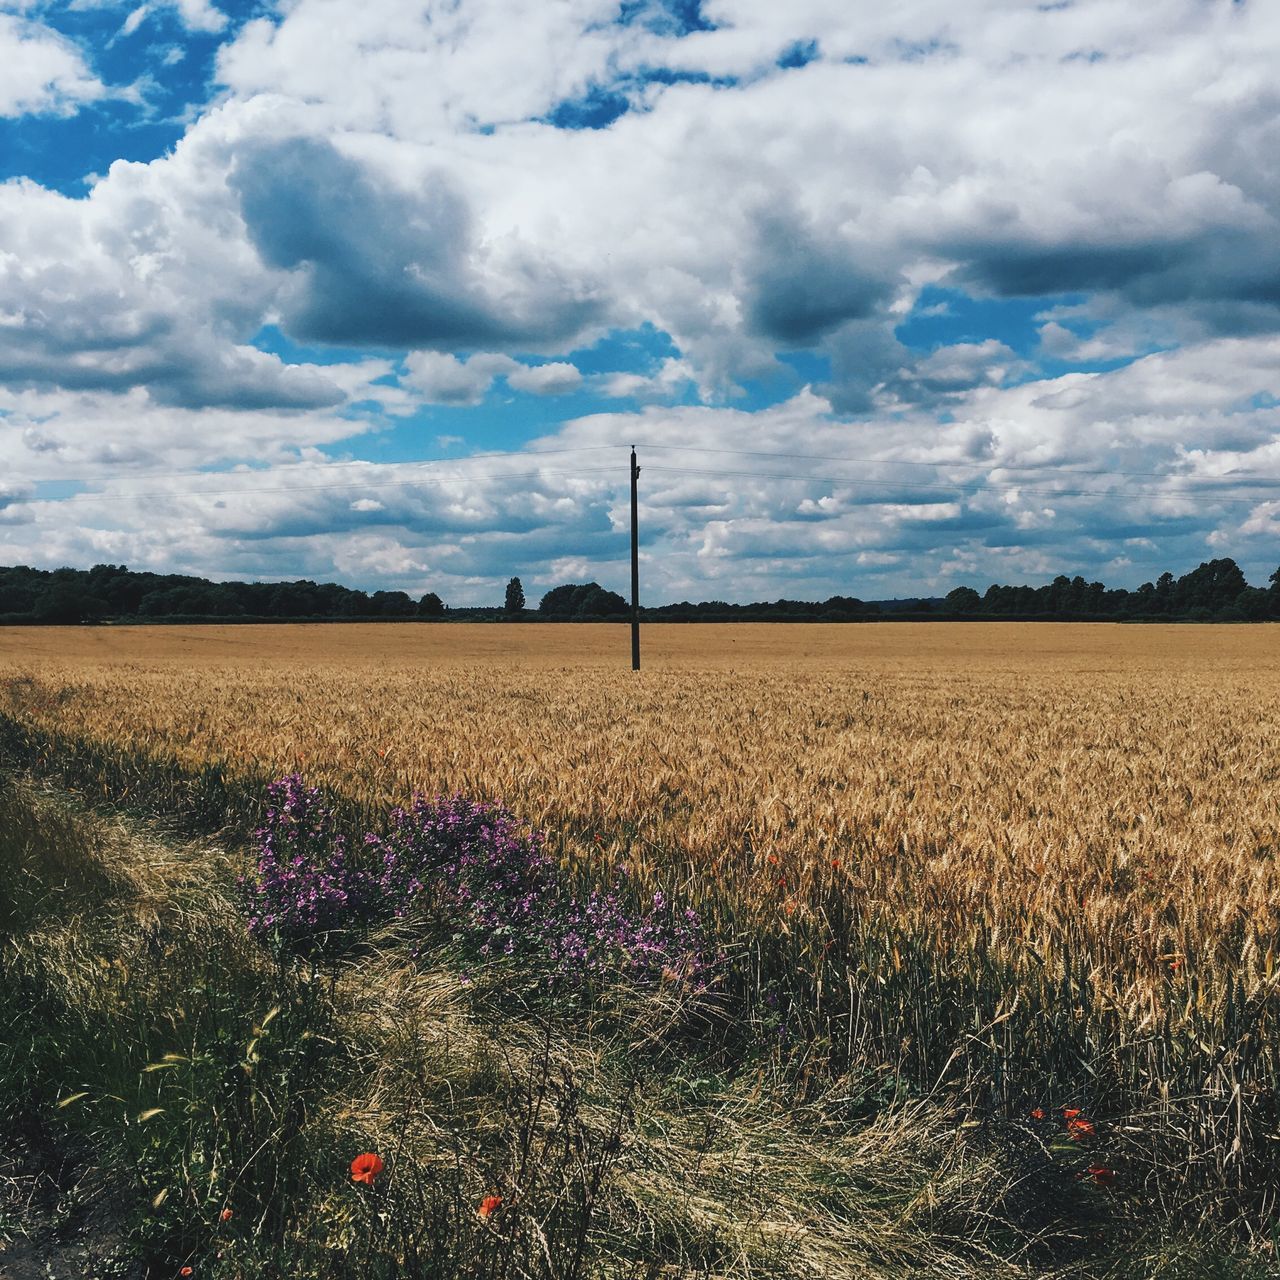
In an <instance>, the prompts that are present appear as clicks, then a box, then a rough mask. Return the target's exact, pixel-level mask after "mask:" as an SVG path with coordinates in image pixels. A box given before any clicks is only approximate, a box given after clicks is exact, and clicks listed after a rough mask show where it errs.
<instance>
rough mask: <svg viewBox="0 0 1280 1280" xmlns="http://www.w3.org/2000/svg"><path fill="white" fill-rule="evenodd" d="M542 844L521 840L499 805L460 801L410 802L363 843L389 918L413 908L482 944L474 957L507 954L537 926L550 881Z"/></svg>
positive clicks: (530, 835) (538, 839) (535, 837)
mask: <svg viewBox="0 0 1280 1280" xmlns="http://www.w3.org/2000/svg"><path fill="white" fill-rule="evenodd" d="M543 843H544V842H543V837H542V836H541V834H539V833H538V832H525V831H522V830H521V828H520V825H519V823H517V821H516V819H515V817H514V815H512V814H511V813H509V812H508V811H507V810H506V809H503V808H501V807H499V806H498V805H492V804H482V803H477V802H475V801H471V800H467V799H465V798H464V797H463V796H449V797H440V798H439V799H436V800H427V799H426V798H425V797H423V796H414V798H413V803H412V804H411V805H410V807H409V808H408V809H397V810H396V811H395V812H394V813H393V814H392V815H391V825H390V829H389V830H388V832H387V834H386V835H385V836H374V835H369V836H365V846H366V848H367V849H368V850H369V851H370V852H371V853H373V854H374V855H375V856H376V857H377V858H378V860H379V861H380V863H381V867H382V871H381V877H380V885H381V887H382V892H383V894H384V902H385V904H386V907H387V909H388V910H389V911H391V912H393V913H394V914H395V915H399V916H403V915H404V914H405V913H406V912H408V911H409V909H410V908H411V907H412V908H413V909H414V910H415V911H416V912H417V913H419V914H426V915H430V916H432V917H434V918H435V919H436V920H438V921H439V922H440V923H442V924H444V925H446V926H447V927H449V928H451V929H452V930H453V932H455V933H459V934H463V935H465V936H468V937H470V938H481V939H482V940H483V941H482V944H481V951H482V953H483V954H486V955H487V954H490V952H491V951H492V950H494V949H495V948H496V949H500V950H502V951H504V952H505V953H506V954H507V955H510V954H512V952H513V951H515V949H516V947H517V946H518V945H519V943H520V941H521V940H522V939H527V938H529V937H531V936H532V934H533V933H534V932H535V931H536V930H537V928H538V926H539V915H540V906H541V904H542V903H543V902H545V901H546V899H547V897H548V895H549V894H551V893H553V892H554V887H555V874H554V869H553V867H552V865H551V862H550V860H549V859H548V858H547V857H546V856H545V854H544V853H543V851H542V849H543Z"/></svg>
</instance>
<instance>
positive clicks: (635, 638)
mask: <svg viewBox="0 0 1280 1280" xmlns="http://www.w3.org/2000/svg"><path fill="white" fill-rule="evenodd" d="M639 479H640V468H639V467H638V466H636V447H635V445H632V446H631V670H632V671H639V670H640V515H639V510H638V508H637V505H636V481H637V480H639Z"/></svg>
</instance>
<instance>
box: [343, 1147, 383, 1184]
mask: <svg viewBox="0 0 1280 1280" xmlns="http://www.w3.org/2000/svg"><path fill="white" fill-rule="evenodd" d="M381 1172H382V1157H381V1156H380V1155H378V1154H376V1153H375V1152H373V1151H366V1152H365V1153H364V1154H363V1155H359V1156H356V1158H355V1159H354V1160H353V1161H352V1162H351V1181H352V1182H363V1183H364V1184H365V1185H366V1186H369V1187H371V1186H373V1180H374V1178H376V1177H377V1176H378V1174H380V1173H381Z"/></svg>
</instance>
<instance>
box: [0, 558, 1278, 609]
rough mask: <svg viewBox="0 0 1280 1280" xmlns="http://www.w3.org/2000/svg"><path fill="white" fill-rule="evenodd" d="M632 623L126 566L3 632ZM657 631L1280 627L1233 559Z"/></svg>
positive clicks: (6, 604)
mask: <svg viewBox="0 0 1280 1280" xmlns="http://www.w3.org/2000/svg"><path fill="white" fill-rule="evenodd" d="M629 617H630V608H629V606H628V604H627V601H626V600H625V599H624V598H623V597H622V596H620V595H619V594H618V593H617V592H615V591H609V590H607V589H606V588H604V587H601V586H600V585H599V584H598V583H595V582H587V583H566V584H565V585H564V586H559V587H555V588H554V589H552V590H551V591H548V592H547V593H546V595H544V596H543V597H542V599H541V601H540V602H539V604H538V606H537V608H525V607H524V592H523V588H522V587H521V586H520V580H519V579H518V578H513V579H512V580H511V582H510V583H509V584H508V587H507V594H506V603H505V604H504V605H502V606H495V607H494V608H472V607H465V608H457V607H454V608H451V607H449V606H448V605H446V604H445V602H444V601H443V600H442V599H441V598H440V596H439V595H437V594H436V593H435V592H432V591H429V592H427V593H426V594H425V595H423V596H422V597H420V598H419V599H414V598H413V597H412V596H409V595H407V594H406V593H405V592H403V591H374V592H371V593H370V592H364V591H358V590H353V589H352V588H350V587H343V586H339V585H338V584H337V583H333V582H324V583H316V582H310V581H305V580H303V581H299V582H210V581H208V580H207V579H204V578H195V577H186V576H182V575H177V574H156V573H139V572H135V571H133V570H130V569H127V568H126V567H125V566H124V565H112V564H99V565H95V566H94V567H93V568H92V569H52V570H48V569H32V568H28V567H27V566H25V565H18V566H16V567H13V568H0V624H8V625H13V624H36V625H39V624H44V625H68V624H81V623H107V622H130V623H140V622H141V623H146V622H156V623H164V622H167V623H176V622H286V621H288V622H356V621H359V622H372V621H387V622H404V621H408V620H415V619H416V620H419V621H426V622H477V621H502V620H508V621H511V620H528V621H538V622H600V621H605V622H608V621H617V620H625V619H627V618H629ZM641 617H642V618H643V619H644V620H646V621H651V622H873V621H876V620H893V621H907V620H912V621H948V620H962V619H974V620H982V619H987V620H1000V621H1015V620H1016V621H1085V622H1103V621H1108V622H1114V621H1139V622H1141V621H1191V622H1259V621H1265V620H1268V619H1280V569H1277V570H1276V572H1275V573H1273V574H1272V575H1271V578H1270V580H1269V585H1268V586H1266V587H1252V586H1250V585H1249V583H1248V582H1247V581H1246V580H1245V576H1244V574H1243V572H1242V571H1241V569H1240V566H1239V565H1237V564H1236V562H1235V561H1234V560H1230V559H1223V560H1210V561H1207V562H1206V563H1204V564H1202V565H1200V566H1199V567H1198V568H1196V569H1193V570H1191V572H1190V573H1185V574H1183V575H1182V576H1181V577H1180V578H1175V577H1174V576H1173V574H1171V573H1163V574H1161V575H1160V577H1159V578H1158V579H1157V580H1156V581H1155V582H1144V583H1143V584H1142V586H1140V587H1138V588H1137V589H1136V590H1134V591H1129V590H1126V589H1124V588H1122V587H1119V588H1112V587H1106V586H1104V585H1103V584H1102V583H1101V582H1087V581H1085V579H1084V578H1081V577H1074V578H1068V577H1065V576H1060V577H1057V578H1055V579H1054V580H1053V581H1052V582H1051V583H1049V584H1048V585H1046V586H1041V587H1027V586H1001V585H999V584H993V585H992V586H990V587H988V588H987V589H986V591H985V592H981V593H980V592H978V591H977V590H975V589H974V588H972V587H957V588H956V589H955V590H954V591H952V592H950V594H948V595H947V596H945V597H941V598H939V597H932V598H918V599H909V600H871V601H863V600H859V599H857V598H855V597H853V596H831V597H830V598H829V599H827V600H820V601H810V600H773V601H761V602H759V603H756V604H727V603H725V602H724V601H722V600H709V601H702V602H700V603H691V602H689V601H682V602H680V603H679V604H667V605H660V606H658V607H653V608H645V609H642V610H641Z"/></svg>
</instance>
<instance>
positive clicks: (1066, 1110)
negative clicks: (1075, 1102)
mask: <svg viewBox="0 0 1280 1280" xmlns="http://www.w3.org/2000/svg"><path fill="white" fill-rule="evenodd" d="M1062 1114H1063V1115H1064V1116H1065V1117H1066V1118H1067V1119H1068V1120H1074V1119H1075V1117H1076V1116H1078V1115H1079V1114H1080V1108H1079V1107H1063V1108H1062Z"/></svg>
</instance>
